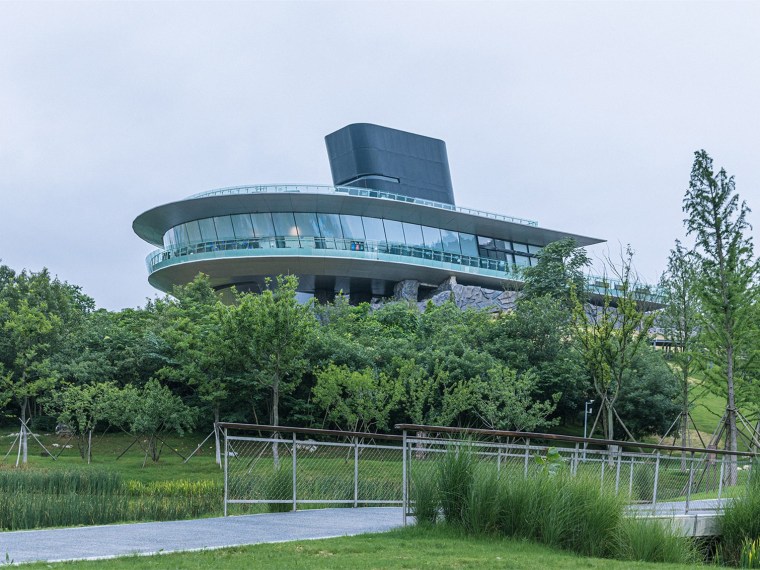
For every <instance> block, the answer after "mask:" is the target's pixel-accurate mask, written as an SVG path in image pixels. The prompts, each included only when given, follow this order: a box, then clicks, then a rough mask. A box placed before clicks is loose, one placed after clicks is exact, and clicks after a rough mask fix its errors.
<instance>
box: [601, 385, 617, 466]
mask: <svg viewBox="0 0 760 570" xmlns="http://www.w3.org/2000/svg"><path fill="white" fill-rule="evenodd" d="M604 402H605V405H606V406H607V414H606V417H607V439H609V440H613V439H615V424H614V423H613V422H614V419H613V417H612V402H610V401H609V400H608V399H607V398H605V399H604ZM614 447H617V446H614ZM608 449H609V451H610V453H609V454H608V460H607V462H608V463H609V466H610V467H612V466H613V465H614V463H615V458H614V457H613V453H612V449H613V446H612V445H610V446H609V447H608Z"/></svg>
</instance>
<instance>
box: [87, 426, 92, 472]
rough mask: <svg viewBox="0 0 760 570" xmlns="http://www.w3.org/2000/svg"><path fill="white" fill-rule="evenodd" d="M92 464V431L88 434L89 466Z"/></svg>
mask: <svg viewBox="0 0 760 570" xmlns="http://www.w3.org/2000/svg"><path fill="white" fill-rule="evenodd" d="M90 463H92V430H90V431H89V432H87V465H89V464H90Z"/></svg>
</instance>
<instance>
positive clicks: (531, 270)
mask: <svg viewBox="0 0 760 570" xmlns="http://www.w3.org/2000/svg"><path fill="white" fill-rule="evenodd" d="M590 263H591V260H590V259H589V257H588V255H586V250H584V249H581V248H578V245H577V244H576V243H575V240H574V239H572V238H565V239H561V240H558V241H555V242H552V243H550V244H548V245H547V246H545V247H544V248H543V249H542V250H541V251H540V252H539V254H538V263H537V264H536V265H535V266H533V267H526V268H525V269H524V270H523V277H524V280H525V284H524V285H523V289H522V295H521V298H522V299H536V298H540V297H551V298H552V299H556V300H558V301H561V302H562V304H563V305H564V306H565V307H567V308H568V309H570V308H571V307H572V305H573V303H572V297H571V291H575V295H576V296H578V295H580V294H581V292H582V291H584V289H585V282H586V279H585V276H584V274H583V272H584V270H585V269H586V268H587V267H588V265H589V264H590Z"/></svg>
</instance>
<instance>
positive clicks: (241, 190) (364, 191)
mask: <svg viewBox="0 0 760 570" xmlns="http://www.w3.org/2000/svg"><path fill="white" fill-rule="evenodd" d="M283 192H294V193H299V192H301V193H305V194H347V195H349V196H359V197H363V198H378V199H381V200H393V201H395V202H407V203H409V204H419V205H421V206H429V207H431V208H439V209H442V210H450V211H452V212H460V213H462V214H471V215H473V216H479V217H482V218H489V219H491V220H499V221H502V222H511V223H513V224H522V225H525V226H538V222H537V221H535V220H528V219H525V218H519V217H516V216H506V215H503V214H494V213H493V212H484V211H482V210H476V209H474V208H464V207H461V206H453V205H452V204H445V203H443V202H436V201H434V200H425V199H422V198H412V197H411V196H404V195H403V194H395V193H393V192H382V191H380V190H372V189H370V188H355V187H353V186H321V185H316V184H315V185H311V184H263V185H255V186H233V187H230V188H219V189H217V190H207V191H206V192H201V193H199V194H193V195H192V196H190V199H196V198H208V197H211V196H231V195H237V194H281V193H283Z"/></svg>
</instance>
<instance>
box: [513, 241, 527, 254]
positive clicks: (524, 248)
mask: <svg viewBox="0 0 760 570" xmlns="http://www.w3.org/2000/svg"><path fill="white" fill-rule="evenodd" d="M512 249H513V250H515V251H520V252H522V253H528V244H525V243H517V242H513V243H512Z"/></svg>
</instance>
